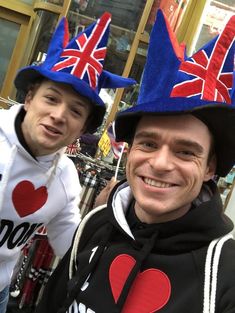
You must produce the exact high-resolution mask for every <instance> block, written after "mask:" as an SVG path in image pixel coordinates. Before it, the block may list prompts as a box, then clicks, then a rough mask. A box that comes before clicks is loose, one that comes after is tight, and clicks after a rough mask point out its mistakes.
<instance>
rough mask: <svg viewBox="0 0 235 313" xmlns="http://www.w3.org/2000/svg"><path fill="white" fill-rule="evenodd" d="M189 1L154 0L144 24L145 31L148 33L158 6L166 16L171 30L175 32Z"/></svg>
mask: <svg viewBox="0 0 235 313" xmlns="http://www.w3.org/2000/svg"><path fill="white" fill-rule="evenodd" d="M189 2H190V0H155V1H154V3H153V6H152V10H151V13H150V15H149V18H148V21H147V24H146V31H147V32H148V33H150V31H151V29H152V26H153V24H154V21H155V18H156V12H157V10H158V9H159V8H160V9H162V10H163V12H164V13H165V15H166V16H167V18H168V21H169V23H170V25H171V28H172V29H173V31H175V32H177V29H178V27H179V25H180V22H181V21H182V18H183V16H184V13H185V11H186V8H187V5H188V4H189Z"/></svg>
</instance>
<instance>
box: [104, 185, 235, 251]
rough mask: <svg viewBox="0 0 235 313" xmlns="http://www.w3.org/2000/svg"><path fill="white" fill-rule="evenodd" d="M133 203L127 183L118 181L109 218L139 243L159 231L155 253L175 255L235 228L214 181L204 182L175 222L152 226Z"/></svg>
mask: <svg viewBox="0 0 235 313" xmlns="http://www.w3.org/2000/svg"><path fill="white" fill-rule="evenodd" d="M133 202H134V198H133V195H132V192H131V189H130V187H129V186H128V183H127V182H120V183H119V184H117V186H116V187H115V189H114V190H113V192H112V195H111V196H110V198H109V202H108V206H110V207H112V210H109V220H110V222H111V224H112V225H113V227H114V228H117V229H118V231H119V232H121V233H123V234H124V235H125V236H126V237H127V238H128V237H129V239H132V240H131V241H133V239H134V242H137V243H138V242H139V243H140V244H141V242H142V241H143V240H144V239H146V240H147V239H148V238H150V237H151V235H153V234H156V240H155V243H154V245H153V247H152V251H153V252H154V250H156V251H158V253H164V254H175V253H185V252H187V251H192V250H195V249H199V248H201V247H203V246H205V245H208V244H209V243H210V242H211V241H212V240H213V239H215V238H218V237H221V236H224V235H225V234H228V233H229V232H231V231H232V229H233V223H232V221H231V220H230V219H229V218H228V217H227V216H226V215H225V214H224V212H223V205H222V201H221V198H220V194H219V191H218V188H217V186H216V184H215V182H214V181H212V180H211V181H209V182H208V183H206V184H204V185H203V188H202V190H201V192H200V194H199V196H198V197H197V198H196V199H195V200H194V202H193V203H192V207H191V209H190V210H189V211H188V212H187V213H186V214H185V215H184V216H182V217H180V218H178V219H176V220H173V221H168V222H165V223H159V224H158V223H156V224H151V225H148V224H145V223H142V222H141V221H140V220H139V219H138V218H137V216H136V215H135V212H134V205H133ZM128 209H129V210H128ZM127 210H128V212H127Z"/></svg>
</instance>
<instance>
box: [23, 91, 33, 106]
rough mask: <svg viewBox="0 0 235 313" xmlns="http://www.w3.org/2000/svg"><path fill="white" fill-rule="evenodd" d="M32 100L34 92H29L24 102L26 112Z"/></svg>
mask: <svg viewBox="0 0 235 313" xmlns="http://www.w3.org/2000/svg"><path fill="white" fill-rule="evenodd" d="M31 100H32V91H28V93H27V94H26V96H25V100H24V109H25V111H27V110H28V108H29V105H30V101H31Z"/></svg>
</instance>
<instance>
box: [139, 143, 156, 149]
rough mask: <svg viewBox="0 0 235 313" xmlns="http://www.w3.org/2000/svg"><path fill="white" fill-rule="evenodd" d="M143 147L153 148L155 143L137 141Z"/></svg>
mask: <svg viewBox="0 0 235 313" xmlns="http://www.w3.org/2000/svg"><path fill="white" fill-rule="evenodd" d="M139 144H140V146H142V147H143V148H144V149H155V148H156V147H157V146H156V144H155V143H153V142H150V141H143V142H140V143H139Z"/></svg>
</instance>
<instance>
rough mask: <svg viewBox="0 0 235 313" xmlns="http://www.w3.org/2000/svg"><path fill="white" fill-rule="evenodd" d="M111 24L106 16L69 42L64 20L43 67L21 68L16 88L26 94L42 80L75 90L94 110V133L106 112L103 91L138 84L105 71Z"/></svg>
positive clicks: (53, 38)
mask: <svg viewBox="0 0 235 313" xmlns="http://www.w3.org/2000/svg"><path fill="white" fill-rule="evenodd" d="M110 22H111V15H110V14H109V13H107V12H106V13H104V14H103V15H102V16H101V17H100V18H99V19H98V20H97V21H96V22H94V23H93V24H91V25H90V26H89V27H87V28H86V29H85V30H84V31H83V32H81V33H79V34H78V35H77V36H76V37H75V38H73V39H72V40H71V41H69V31H68V22H67V19H66V18H65V17H64V18H62V19H61V21H60V23H59V25H58V26H57V28H56V30H55V32H54V34H53V37H52V39H51V42H50V45H49V48H48V51H47V56H46V59H45V61H44V62H43V63H42V64H41V65H37V66H36V65H32V66H27V67H24V68H22V69H21V70H20V71H19V72H18V74H17V75H16V78H15V86H16V88H17V89H21V90H25V91H27V88H28V86H29V84H31V83H33V82H34V81H36V80H37V79H38V78H40V77H42V76H43V77H46V78H48V79H49V80H52V81H55V82H58V83H65V84H68V85H70V86H72V87H73V88H74V90H75V91H77V92H78V93H79V94H80V95H82V96H84V97H86V98H88V99H89V100H90V101H91V103H92V104H93V106H94V111H93V116H94V118H93V120H92V122H91V123H90V127H89V129H88V131H90V132H94V131H95V130H96V129H97V127H99V126H100V125H101V123H102V120H103V117H104V114H105V110H106V108H105V104H104V102H103V100H102V99H101V98H100V96H99V92H100V89H101V88H119V87H126V86H129V85H133V84H135V83H136V82H135V80H133V79H131V78H124V77H121V76H119V75H115V74H112V73H110V72H108V71H105V70H103V64H104V59H105V56H106V50H107V48H106V46H107V42H108V37H109V27H110Z"/></svg>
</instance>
